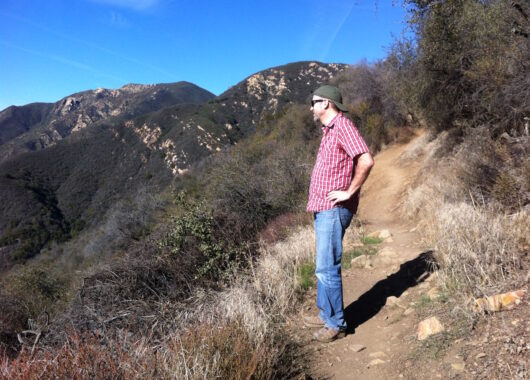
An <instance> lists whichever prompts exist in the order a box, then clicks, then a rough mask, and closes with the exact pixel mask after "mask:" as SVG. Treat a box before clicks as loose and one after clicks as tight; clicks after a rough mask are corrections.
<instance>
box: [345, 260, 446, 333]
mask: <svg viewBox="0 0 530 380" xmlns="http://www.w3.org/2000/svg"><path fill="white" fill-rule="evenodd" d="M432 253H433V251H426V252H423V253H421V254H420V255H418V257H416V258H415V259H413V260H410V261H407V262H406V263H404V264H401V266H400V267H399V271H397V272H396V273H393V274H391V275H390V276H388V277H387V278H385V279H384V280H381V281H379V282H377V283H376V284H375V285H374V286H373V287H372V289H370V290H369V291H367V292H366V293H364V294H363V295H362V296H360V297H359V298H358V299H357V301H354V302H352V303H351V304H349V305H348V306H347V307H346V308H345V309H344V317H345V319H346V322H347V325H348V333H349V334H352V333H353V332H354V331H355V329H356V328H357V326H360V325H362V324H363V323H364V322H366V321H368V320H369V319H370V318H372V317H373V316H374V315H376V314H377V313H378V312H379V311H380V310H381V309H382V308H383V306H385V304H386V299H387V298H388V297H390V296H396V297H399V296H400V295H401V294H403V292H404V291H405V290H407V289H408V288H411V287H413V286H416V285H417V284H419V283H421V282H423V279H424V278H426V276H424V278H423V279H420V277H421V276H422V275H423V274H424V273H427V272H429V273H431V272H432V271H433V268H434V267H436V263H435V261H434V258H433V255H432Z"/></svg>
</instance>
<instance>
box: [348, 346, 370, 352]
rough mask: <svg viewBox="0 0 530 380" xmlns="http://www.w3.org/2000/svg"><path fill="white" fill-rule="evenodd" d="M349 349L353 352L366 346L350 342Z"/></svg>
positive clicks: (359, 350)
mask: <svg viewBox="0 0 530 380" xmlns="http://www.w3.org/2000/svg"><path fill="white" fill-rule="evenodd" d="M348 348H349V349H350V350H351V351H353V352H361V351H362V350H365V349H366V347H365V346H363V345H362V344H352V345H351V346H349V347H348Z"/></svg>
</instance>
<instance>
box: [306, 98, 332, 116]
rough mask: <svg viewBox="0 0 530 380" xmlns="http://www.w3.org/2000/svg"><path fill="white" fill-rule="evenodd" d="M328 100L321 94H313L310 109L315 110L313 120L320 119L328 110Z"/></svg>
mask: <svg viewBox="0 0 530 380" xmlns="http://www.w3.org/2000/svg"><path fill="white" fill-rule="evenodd" d="M327 102H328V100H327V99H323V98H321V97H319V96H313V99H312V100H311V108H310V110H311V111H312V112H313V120H315V121H319V120H320V118H321V117H322V115H323V114H324V112H326V105H327Z"/></svg>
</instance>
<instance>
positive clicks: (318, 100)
mask: <svg viewBox="0 0 530 380" xmlns="http://www.w3.org/2000/svg"><path fill="white" fill-rule="evenodd" d="M324 100H326V99H315V100H311V107H314V106H315V103H318V102H323V101H324Z"/></svg>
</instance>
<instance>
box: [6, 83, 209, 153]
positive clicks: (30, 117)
mask: <svg viewBox="0 0 530 380" xmlns="http://www.w3.org/2000/svg"><path fill="white" fill-rule="evenodd" d="M213 97H214V94H212V93H210V92H208V91H206V90H204V89H202V88H200V87H198V86H196V85H194V84H191V83H188V82H178V83H171V84H156V85H139V84H128V85H125V86H123V87H121V88H120V89H118V90H107V89H103V88H99V89H97V90H90V91H83V92H79V93H77V94H73V95H70V96H67V97H65V98H63V99H61V100H60V101H58V102H56V103H54V104H46V103H34V104H29V105H26V106H22V107H16V106H11V107H8V108H7V109H5V110H3V111H1V112H0V162H3V161H6V160H7V159H9V158H10V157H13V156H15V155H17V154H20V153H22V152H28V151H36V150H41V149H44V148H46V147H49V146H51V145H54V144H55V143H57V141H59V140H62V139H64V138H65V137H67V136H69V135H70V134H71V133H73V132H76V131H79V130H81V129H83V128H86V127H87V126H89V125H92V124H94V123H97V122H99V121H102V120H108V119H110V118H115V119H130V118H133V117H135V116H138V115H141V114H145V113H149V112H152V111H155V110H158V109H161V108H164V107H168V106H172V105H175V104H181V103H190V104H201V103H204V102H205V101H207V100H209V99H211V98H213Z"/></svg>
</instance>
